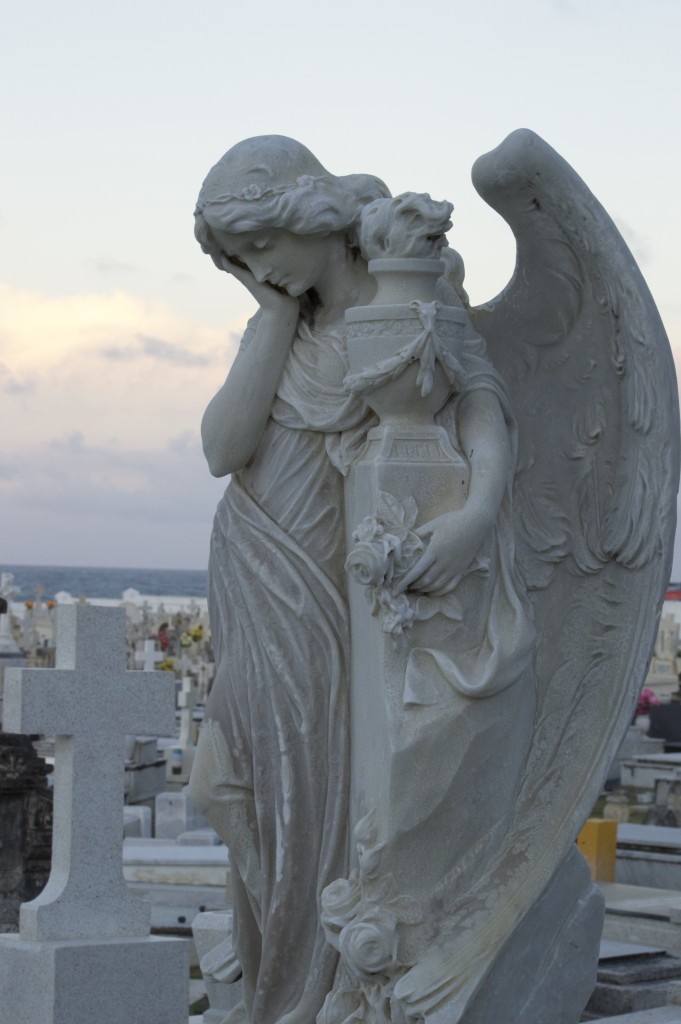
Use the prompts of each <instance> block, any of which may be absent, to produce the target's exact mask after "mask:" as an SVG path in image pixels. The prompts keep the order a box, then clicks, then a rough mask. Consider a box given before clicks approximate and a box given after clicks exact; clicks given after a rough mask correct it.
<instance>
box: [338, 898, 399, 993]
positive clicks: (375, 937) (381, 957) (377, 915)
mask: <svg viewBox="0 0 681 1024" xmlns="http://www.w3.org/2000/svg"><path fill="white" fill-rule="evenodd" d="M398 942H399V940H398V936H397V921H396V919H395V917H394V916H393V915H392V914H390V913H388V912H386V911H385V910H383V908H382V907H378V906H377V907H373V908H372V909H371V910H369V911H368V912H367V913H366V914H365V915H364V917H362V918H360V919H359V920H357V921H352V922H351V923H350V924H348V925H346V926H345V928H343V930H342V932H341V933H340V937H339V939H338V948H339V950H340V953H341V956H342V957H343V959H344V961H345V963H346V965H347V967H348V968H349V969H350V970H351V971H352V972H353V973H354V974H355V975H357V977H360V978H364V979H366V980H370V979H371V978H372V977H373V975H375V974H382V973H385V972H386V971H390V970H391V969H392V968H393V967H395V966H396V965H397V947H398Z"/></svg>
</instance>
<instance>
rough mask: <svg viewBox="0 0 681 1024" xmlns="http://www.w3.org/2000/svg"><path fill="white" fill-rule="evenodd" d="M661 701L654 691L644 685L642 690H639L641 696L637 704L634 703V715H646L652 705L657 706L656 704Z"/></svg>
mask: <svg viewBox="0 0 681 1024" xmlns="http://www.w3.org/2000/svg"><path fill="white" fill-rule="evenodd" d="M661 703H662V701H661V700H660V698H659V697H658V695H657V694H656V693H655V691H654V690H651V689H650V687H648V686H646V687H645V688H644V689H643V690H641V696H640V697H639V698H638V704H637V705H636V714H635V715H634V717H635V718H636V717H638V715H647V714H648V713H649V711H650V709H651V708H652V707H657V705H658V704H661Z"/></svg>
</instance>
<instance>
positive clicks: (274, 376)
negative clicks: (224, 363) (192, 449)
mask: <svg viewBox="0 0 681 1024" xmlns="http://www.w3.org/2000/svg"><path fill="white" fill-rule="evenodd" d="M235 276H237V275H236V273H235ZM242 283H243V282H242ZM263 287H266V288H267V289H268V290H269V292H270V293H271V294H266V295H265V296H260V295H257V296H256V297H257V298H258V299H259V301H260V302H261V306H260V316H259V317H258V322H257V326H256V327H255V333H254V335H253V337H252V338H251V340H250V342H249V344H248V345H247V346H244V347H242V348H241V350H240V351H239V354H238V355H237V357H236V359H235V360H234V363H233V365H232V368H231V370H230V371H229V374H228V376H227V380H226V381H225V383H224V384H223V385H222V387H221V388H220V390H219V391H218V393H217V394H216V395H215V397H214V398H213V399H211V401H210V403H209V404H208V408H207V409H206V411H205V413H204V415H203V420H202V422H201V439H202V441H203V451H204V454H205V456H206V460H207V462H208V468H209V469H210V472H211V473H212V474H213V476H227V475H228V474H229V473H233V472H234V471H235V470H237V469H241V468H242V467H243V466H245V465H247V463H248V462H250V460H251V459H252V457H253V455H254V454H255V450H256V448H257V447H258V444H259V442H260V438H261V437H262V434H263V431H264V429H265V425H266V423H267V420H268V418H269V415H270V409H271V408H272V403H273V401H274V397H275V395H276V392H277V387H278V385H279V380H280V378H281V374H282V371H283V369H284V365H285V363H286V360H287V358H288V354H289V351H290V348H291V342H292V341H293V337H294V335H295V331H296V324H297V322H298V312H299V304H298V302H297V301H296V300H293V299H291V298H290V297H289V296H284V295H281V294H279V293H278V292H275V291H274V289H273V288H271V287H270V286H269V285H267V286H260V290H262V288H263ZM250 290H251V291H254V289H250ZM263 300H264V301H263Z"/></svg>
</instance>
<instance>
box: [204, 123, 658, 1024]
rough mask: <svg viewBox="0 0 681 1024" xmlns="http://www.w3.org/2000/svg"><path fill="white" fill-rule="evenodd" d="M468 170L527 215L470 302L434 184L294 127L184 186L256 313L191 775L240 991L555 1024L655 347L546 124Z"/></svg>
mask: <svg viewBox="0 0 681 1024" xmlns="http://www.w3.org/2000/svg"><path fill="white" fill-rule="evenodd" d="M474 182H475V185H476V187H477V189H478V191H479V192H480V194H481V195H482V196H483V198H484V199H485V200H486V201H487V202H488V203H489V204H490V205H491V206H493V207H494V208H495V209H496V210H497V211H498V212H499V213H500V214H501V215H502V216H503V217H504V218H505V219H506V221H507V222H508V223H509V225H510V226H511V228H512V230H513V232H514V234H515V237H516V241H517V264H516V271H515V273H514V276H513V278H512V280H511V281H510V283H509V285H508V286H507V288H506V289H505V290H504V291H503V292H502V293H501V295H500V296H499V297H498V298H496V299H494V300H493V301H491V302H489V303H488V304H486V305H484V306H480V307H477V308H476V307H470V306H469V303H468V299H467V296H466V293H465V291H464V289H463V265H462V262H461V260H460V258H459V257H458V255H457V254H456V253H455V252H454V251H453V250H451V249H449V248H448V246H447V243H446V240H445V232H446V230H447V229H448V228H449V227H450V226H451V224H450V222H449V221H448V215H449V212H450V211H451V206H450V205H449V204H437V203H433V202H432V201H431V200H430V197H414V196H411V195H410V194H407V195H406V196H403V197H398V198H397V199H396V200H392V199H391V197H390V193H389V192H388V189H387V188H386V186H385V185H384V184H383V182H382V181H380V180H379V179H378V178H375V177H372V176H370V175H348V176H342V177H337V176H334V175H332V174H330V173H329V172H328V171H326V170H325V168H324V167H323V166H322V165H321V164H320V163H319V161H318V160H317V159H316V158H315V157H314V156H313V155H312V153H311V152H310V151H309V150H307V149H306V148H305V147H304V146H302V145H300V144H299V143H297V142H294V141H293V140H291V139H288V138H285V137H282V136H263V137H258V138H254V139H248V140H246V141H244V142H241V143H239V144H238V145H236V146H234V147H233V148H232V149H231V150H229V151H228V152H227V153H226V154H225V156H224V157H223V158H222V159H221V160H220V161H219V162H218V163H217V164H216V165H215V167H213V169H212V170H211V171H210V172H209V174H208V176H207V178H206V180H205V182H204V184H203V187H202V189H201V192H200V195H199V199H198V203H197V207H196V213H195V218H196V227H195V231H196V237H197V239H198V241H199V242H200V244H201V246H202V248H203V250H204V251H205V252H206V253H207V254H209V255H210V256H211V257H212V259H213V262H214V263H215V265H216V267H217V268H218V269H219V270H222V271H226V272H227V273H229V274H231V275H233V276H234V277H235V278H236V279H237V280H238V281H239V282H240V283H241V284H242V285H244V287H245V288H247V289H248V291H249V292H250V293H251V295H252V296H253V298H254V299H255V301H256V302H257V304H258V307H259V308H258V311H257V312H256V314H255V316H254V317H253V318H252V319H251V321H250V322H249V325H248V328H247V330H246V333H245V335H244V338H243V340H242V343H241V346H240V349H239V352H238V354H237V357H236V359H235V361H234V364H233V366H232V368H231V369H230V371H229V374H228V376H227V379H226V381H225V383H224V385H223V386H222V388H221V389H220V390H219V391H218V393H217V394H216V396H215V397H214V398H213V400H212V401H211V403H210V404H209V406H208V408H207V410H206V413H205V416H204V420H203V425H202V434H203V441H204V450H205V453H206V458H207V460H208V464H209V467H210V470H211V472H212V473H213V474H215V475H217V476H227V475H230V476H231V479H230V482H229V484H228V487H227V490H226V493H225V495H224V497H223V499H222V501H221V502H220V504H219V506H218V510H217V514H216V518H215V524H214V529H213V535H212V541H211V555H210V571H209V600H210V610H211V621H212V626H213V635H214V640H215V653H216V661H217V671H216V677H215V681H214V685H213V688H212V690H211V693H210V697H209V701H208V704H207V707H206V716H205V722H204V725H203V727H202V732H201V737H200V741H199V747H198V750H197V755H196V760H195V765H194V770H193V773H192V780H191V793H192V797H193V799H194V801H195V803H196V804H197V805H198V807H199V808H200V809H201V810H202V811H203V812H204V813H205V814H206V815H207V816H208V818H209V820H210V821H211V823H212V824H213V825H214V827H215V828H216V830H217V831H218V833H219V834H220V836H221V837H222V838H223V840H224V841H225V842H226V843H227V845H228V846H229V849H230V857H231V863H232V870H233V885H234V902H235V919H236V924H235V935H234V951H233V954H232V959H231V964H232V974H236V973H237V972H238V970H239V969H240V970H241V971H242V972H243V984H244V1003H243V1005H242V1006H240V1007H238V1008H237V1009H236V1010H235V1011H234V1013H233V1015H232V1017H231V1018H230V1020H231V1021H232V1020H233V1021H237V1020H239V1021H247V1022H250V1024H312V1022H314V1021H319V1024H351V1022H355V1024H359V1022H365V1024H407V1022H410V1024H411V1022H419V1021H424V1022H425V1021H428V1022H432V1024H435V1022H442V1024H445V1022H446V1024H457V1022H459V1021H461V1022H464V1021H465V1024H492V1022H494V1024H496V1022H497V1021H499V1020H502V1019H503V1020H504V1022H505V1024H512V1022H517V1024H521V1022H522V1024H544V1022H545V1021H546V1020H547V1019H551V1021H552V1022H553V1024H575V1022H576V1021H577V1020H578V1019H579V1015H580V1013H581V1010H582V1008H583V1005H584V1003H585V1002H586V999H587V998H588V995H589V992H590V988H591V986H592V985H593V980H594V970H595V962H596V958H597V945H598V938H599V935H600V927H601V921H602V905H601V902H600V898H599V896H598V894H597V892H596V891H595V890H594V888H593V886H592V885H591V882H590V877H589V875H588V871H587V870H586V867H585V864H584V862H583V860H582V859H581V857H580V855H579V854H578V853H577V852H576V850H575V847H574V840H575V837H576V835H577V832H578V830H579V828H580V827H581V825H582V823H583V821H584V819H585V818H586V817H587V815H588V812H589V810H590V808H591V806H592V804H593V801H594V799H595V797H596V796H597V794H598V792H599V789H600V787H601V785H602V781H603V779H604V778H605V773H606V772H607V768H608V766H609V763H610V760H611V759H612V757H613V756H614V753H615V751H616V749H617V746H618V744H619V741H620V738H621V735H622V733H623V731H624V729H625V728H626V726H627V724H628V722H629V721H630V719H631V715H632V712H633V709H634V706H635V704H636V699H637V696H638V691H639V690H640V686H641V683H642V680H643V678H644V675H645V668H646V664H647V662H648V659H649V657H650V654H651V650H652V645H653V643H654V639H655V635H656V624H657V619H658V617H659V612H660V609H661V602H662V599H663V596H664V591H665V587H666V584H667V582H668V576H669V569H670V551H671V541H672V539H673V531H674V525H675V496H676V490H677V483H678V412H677V404H676V393H675V385H674V379H675V378H674V368H673V364H672V360H671V354H670V351H669V347H668V344H667V341H666V338H665V335H664V331H663V328H662V325H661V323H660V321H659V317H658V315H657V312H656V309H655V307H654V304H653V302H652V300H651V298H650V296H649V294H648V291H647V289H646V286H645V283H644V282H643V280H642V278H641V276H640V273H639V271H638V269H637V267H636V265H635V263H634V261H633V259H632V257H631V255H630V254H629V252H628V250H627V248H626V246H625V244H624V242H623V241H622V239H621V238H620V236H619V234H618V233H617V231H616V229H615V227H614V225H613V224H612V222H611V221H610V219H609V218H608V216H607V214H606V213H605V212H604V210H603V209H602V207H601V206H600V205H599V204H598V202H597V201H596V200H595V199H594V197H593V196H592V195H591V193H590V192H589V191H588V189H587V188H586V186H585V185H584V184H583V182H581V180H580V179H579V178H578V177H577V175H576V174H575V172H574V171H572V169H571V168H570V167H569V166H568V165H567V164H566V163H565V162H564V161H563V160H562V158H561V157H559V156H558V154H557V153H555V152H554V151H553V150H552V149H551V148H550V147H549V146H547V145H546V144H545V143H544V142H542V140H541V139H539V138H538V137H537V136H536V135H534V134H533V133H531V132H528V131H519V132H515V133H513V134H512V135H511V136H509V138H508V139H507V140H505V142H503V143H502V144H501V146H500V147H498V149H496V150H494V151H493V152H492V153H490V154H488V155H486V156H485V157H482V158H481V159H480V160H479V161H478V162H477V163H476V165H475V168H474ZM431 217H432V218H433V219H432V221H431V220H430V219H429V218H431ZM400 218H402V220H401V223H402V225H404V224H407V225H408V226H409V230H408V231H407V232H406V234H405V232H402V233H401V234H400V231H396V229H395V224H396V223H397V222H398V221H399V220H400ZM424 225H425V227H424ZM410 239H412V240H414V239H415V240H416V241H415V242H414V244H412V242H411V241H410ZM393 256H397V257H399V259H401V260H402V263H403V264H405V265H406V262H409V261H410V260H412V262H413V261H414V260H416V261H418V260H421V261H422V262H421V263H420V264H419V265H418V266H416V264H415V266H416V269H415V270H414V273H416V274H417V276H419V275H420V277H419V280H421V278H424V274H422V273H421V271H420V270H419V267H424V266H425V262H429V264H430V269H429V273H430V275H431V279H432V280H431V286H429V287H430V289H431V290H430V292H429V294H428V296H427V299H428V301H426V299H423V301H422V300H421V299H419V298H417V297H415V296H413V295H412V294H411V292H409V288H410V287H411V285H405V286H400V287H398V286H397V285H395V284H394V283H393V284H391V283H390V282H388V283H385V282H384V283H381V279H380V274H379V270H380V269H381V266H384V268H385V266H388V264H389V263H390V257H393ZM381 257H387V259H386V260H384V261H383V263H382V262H381ZM423 261H425V262H423ZM379 264H380V265H381V266H379ZM433 268H435V269H433ZM388 269H390V268H388ZM412 269H413V268H412ZM424 279H425V278H424ZM377 280H378V285H377ZM413 280H416V278H414V279H413ZM410 300H411V301H410ZM377 303H378V305H377ZM400 303H401V305H400ZM398 306H399V307H400V308H406V309H407V310H408V311H407V313H406V318H407V319H406V320H405V319H404V317H403V322H402V321H401V322H400V325H399V326H398V327H395V323H396V322H397V321H396V320H395V319H394V318H395V317H396V316H398V314H397V313H395V310H396V309H397V308H398ZM358 309H359V310H360V311H361V310H364V311H365V312H364V313H362V317H363V319H361V318H360V319H358V315H357V310H358ZM367 310H368V311H369V312H368V313H367V312H366V311H367ZM386 310H388V311H391V310H392V312H390V313H389V316H390V317H393V320H391V324H392V326H391V327H390V330H391V331H393V333H396V334H397V335H398V336H399V343H398V346H397V349H396V350H395V352H391V353H388V354H387V355H386V351H385V350H384V347H381V346H383V340H382V337H381V336H382V333H385V326H384V325H385V323H386V317H388V314H387V313H386ZM399 316H402V314H399ZM353 318H354V319H353ZM388 318H389V317H388ZM409 318H411V320H409ZM360 320H361V322H360ZM407 321H408V322H407ZM367 325H368V326H367ZM362 332H364V335H365V336H366V338H369V337H372V338H373V341H371V345H373V346H374V348H375V350H376V352H378V356H376V357H375V358H374V356H372V357H371V358H370V359H369V361H368V364H366V365H365V364H363V363H361V360H360V363H361V365H359V366H358V365H357V361H356V358H357V357H356V355H354V354H353V353H355V352H356V351H357V350H358V348H357V346H358V345H360V348H361V345H363V344H364V341H363V340H362V337H360V336H361V335H362ZM409 332H411V334H410V333H409ZM440 337H441V338H444V339H445V341H444V342H442V341H441V340H438V339H439V338H440ZM357 338H359V342H358V341H357ZM447 339H449V340H447ZM376 346H378V347H377V348H376ZM367 351H369V349H367ZM371 351H372V352H373V351H374V349H371ZM372 360H373V361H372ZM410 375H411V376H410ZM395 381H397V382H398V383H397V385H396V389H393V391H391V390H390V389H391V388H393V382H395ZM400 381H401V382H402V383H400ZM404 381H411V383H410V384H409V387H410V388H413V387H417V388H418V390H419V393H420V396H421V397H425V399H426V401H429V402H430V403H431V407H430V412H429V414H428V416H429V418H428V419H427V423H426V425H425V426H424V425H423V423H421V424H420V425H419V424H418V423H416V420H417V419H418V416H417V415H416V413H414V412H413V410H414V409H416V407H417V405H418V402H419V401H420V398H419V399H416V398H412V397H411V392H409V393H408V394H407V392H405V391H404V389H403V391H402V392H401V393H399V394H398V392H399V388H400V387H402V384H403V383H404ZM386 385H389V387H386ZM384 393H385V394H389V396H390V397H389V401H388V402H387V404H386V403H385V402H384V400H383V397H382V395H383V394H384ZM414 394H415V392H414ZM395 395H397V397H395ZM405 395H406V397H405ZM391 402H393V403H397V404H396V405H393V406H391V405H390V403H391ZM382 403H383V404H382ZM400 403H401V404H400ZM396 409H397V411H395V410H396ZM424 423H425V420H424ZM405 424H406V425H407V426H406V427H405ZM415 424H416V425H415ZM407 427H408V428H409V430H412V428H413V430H415V431H416V434H413V433H412V434H408V431H407V433H405V432H404V431H405V429H407ZM419 431H421V433H420V434H419V433H418V432H419ZM417 435H418V436H417ZM415 438H416V439H415ZM381 446H382V451H383V454H380V452H379V449H381ZM381 459H382V460H383V461H382V462H381ZM391 459H392V460H393V462H395V465H393V464H392V463H391V461H390V460H391ZM372 460H373V462H372ZM445 464H446V465H445ZM376 466H378V467H379V468H378V469H376ZM395 466H396V467H397V468H395ZM424 466H425V467H426V468H424ZM443 466H444V467H445V468H444V469H443V468H442V467H443ZM372 467H373V468H372ZM372 474H373V475H372ZM438 474H439V475H438ZM443 474H444V475H443ZM447 474H449V476H448V475H447ZM433 481H435V483H433ZM398 491H400V493H399V494H398V493H397V492H398ZM455 492H456V493H455ZM367 596H368V597H369V598H370V600H369V601H367V600H366V597H367ZM372 652H373V653H372ZM225 962H226V963H227V964H228V965H229V963H230V960H229V957H227V958H226V961H225ZM556 964H559V965H560V969H559V970H556ZM229 970H230V968H229V966H227V967H225V969H224V974H225V976H227V975H229Z"/></svg>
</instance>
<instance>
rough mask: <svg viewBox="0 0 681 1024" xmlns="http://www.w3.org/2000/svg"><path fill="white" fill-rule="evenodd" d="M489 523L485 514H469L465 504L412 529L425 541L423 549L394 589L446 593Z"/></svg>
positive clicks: (464, 568)
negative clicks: (483, 515)
mask: <svg viewBox="0 0 681 1024" xmlns="http://www.w3.org/2000/svg"><path fill="white" fill-rule="evenodd" d="M490 527H491V524H490V523H489V522H488V521H487V520H486V519H485V518H484V517H480V516H477V517H476V516H472V515H470V514H469V512H468V511H467V510H466V508H465V507H464V508H462V509H459V510H457V511H455V512H446V513H444V515H441V516H437V518H435V519H431V520H430V522H428V523H425V524H424V525H423V526H421V527H420V528H419V529H418V530H416V531H415V533H417V534H418V536H419V537H420V538H421V539H422V540H424V541H426V542H427V545H426V549H425V551H424V552H423V554H422V555H421V557H420V558H419V560H418V561H417V562H416V564H415V565H414V566H413V567H412V568H411V569H410V570H409V572H408V573H406V574H405V575H404V576H403V577H402V579H401V580H400V581H399V583H398V584H397V586H396V587H395V588H394V591H393V592H394V593H395V594H400V593H402V591H404V590H407V589H409V590H420V591H423V592H424V593H426V594H432V595H433V596H434V597H441V596H443V595H444V594H449V593H450V592H451V591H452V590H453V589H454V588H455V587H456V585H457V584H458V582H459V580H460V579H461V577H462V576H463V574H464V573H465V572H466V569H468V567H469V566H470V564H471V562H472V561H473V559H474V558H475V556H476V554H477V553H478V551H479V549H480V545H481V544H482V542H483V540H484V539H485V536H486V534H487V533H488V531H489V529H490Z"/></svg>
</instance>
